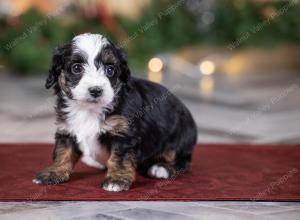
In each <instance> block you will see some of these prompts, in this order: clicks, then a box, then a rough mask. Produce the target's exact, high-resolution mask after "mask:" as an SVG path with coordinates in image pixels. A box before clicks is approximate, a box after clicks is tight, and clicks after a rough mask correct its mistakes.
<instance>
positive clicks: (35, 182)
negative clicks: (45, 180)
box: [32, 179, 42, 184]
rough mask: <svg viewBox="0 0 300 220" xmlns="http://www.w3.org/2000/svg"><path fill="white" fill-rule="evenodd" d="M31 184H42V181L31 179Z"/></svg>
mask: <svg viewBox="0 0 300 220" xmlns="http://www.w3.org/2000/svg"><path fill="white" fill-rule="evenodd" d="M32 182H33V183H34V184H42V181H40V180H38V179H33V180H32Z"/></svg>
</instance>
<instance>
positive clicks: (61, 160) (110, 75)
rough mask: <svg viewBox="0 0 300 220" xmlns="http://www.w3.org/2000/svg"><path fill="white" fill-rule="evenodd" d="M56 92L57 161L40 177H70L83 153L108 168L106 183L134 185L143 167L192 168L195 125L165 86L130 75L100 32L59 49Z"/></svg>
mask: <svg viewBox="0 0 300 220" xmlns="http://www.w3.org/2000/svg"><path fill="white" fill-rule="evenodd" d="M51 87H53V88H54V91H55V95H56V96H57V103H56V114H57V126H58V128H57V131H56V135H55V149H54V154H53V160H54V162H53V164H52V165H51V166H49V167H47V168H46V169H44V170H42V171H41V172H39V173H38V174H37V175H36V177H35V179H34V180H33V182H34V183H37V184H40V183H43V184H57V183H61V182H65V181H67V180H69V178H70V174H71V172H72V169H73V167H74V165H75V164H76V162H77V161H78V159H79V158H81V159H82V161H83V162H84V163H86V164H88V165H90V166H93V167H96V168H99V169H105V168H107V175H106V178H105V179H104V181H103V182H102V187H103V189H105V190H108V191H122V190H128V189H129V188H130V186H131V184H132V182H133V181H134V178H135V174H136V172H137V171H138V172H139V173H140V174H142V175H148V176H149V177H152V178H169V177H172V176H174V175H177V174H178V173H179V172H183V171H186V170H187V169H188V168H189V165H190V163H191V159H192V151H193V148H194V146H195V144H196V137H197V131H196V126H195V123H194V120H193V118H192V116H191V114H190V112H189V111H188V109H187V108H186V107H185V106H184V105H183V104H182V103H181V102H180V101H179V100H178V99H177V98H176V97H175V96H174V95H173V94H171V92H169V91H168V90H167V89H166V88H164V87H162V86H160V85H158V84H155V83H152V82H148V81H145V80H142V79H137V78H134V77H131V75H130V70H129V68H128V66H127V60H126V57H125V54H124V53H123V52H122V51H121V50H120V49H118V48H116V47H115V46H114V45H113V44H112V43H111V42H109V41H108V40H107V39H106V38H105V37H103V36H102V35H99V34H82V35H78V36H76V37H75V38H74V39H73V40H72V41H71V42H70V43H67V44H65V45H63V46H61V47H58V48H57V49H56V50H55V51H54V55H53V59H52V65H51V67H50V70H49V76H48V78H47V82H46V88H48V89H49V88H51Z"/></svg>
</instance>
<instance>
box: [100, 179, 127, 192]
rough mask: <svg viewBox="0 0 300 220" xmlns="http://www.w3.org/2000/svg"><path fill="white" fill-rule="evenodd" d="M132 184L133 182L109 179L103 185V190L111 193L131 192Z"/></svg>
mask: <svg viewBox="0 0 300 220" xmlns="http://www.w3.org/2000/svg"><path fill="white" fill-rule="evenodd" d="M131 183H132V181H131V180H126V179H114V178H112V177H107V178H106V179H105V180H104V181H103V183H102V188H103V189H104V190H106V191H110V192H120V191H126V190H129V188H130V186H131Z"/></svg>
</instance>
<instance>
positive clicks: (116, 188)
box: [103, 183, 123, 192]
mask: <svg viewBox="0 0 300 220" xmlns="http://www.w3.org/2000/svg"><path fill="white" fill-rule="evenodd" d="M103 189H104V190H106V191H110V192H120V191H122V190H123V189H122V187H121V186H120V185H118V184H117V183H109V184H108V185H105V186H103Z"/></svg>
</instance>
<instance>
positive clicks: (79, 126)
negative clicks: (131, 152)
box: [59, 99, 109, 169]
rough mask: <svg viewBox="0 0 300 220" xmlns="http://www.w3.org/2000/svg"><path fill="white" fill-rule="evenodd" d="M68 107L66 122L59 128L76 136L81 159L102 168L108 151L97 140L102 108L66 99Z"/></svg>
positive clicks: (93, 104) (66, 109)
mask: <svg viewBox="0 0 300 220" xmlns="http://www.w3.org/2000/svg"><path fill="white" fill-rule="evenodd" d="M66 104H67V106H68V107H66V108H65V109H63V111H65V112H66V113H67V117H66V122H65V124H63V125H59V129H61V130H66V131H68V132H69V133H71V134H72V135H74V136H76V138H77V142H78V144H79V149H80V150H81V152H82V153H83V157H82V161H83V162H84V163H86V164H87V165H89V166H93V167H96V168H100V169H103V168H105V164H106V162H107V160H108V157H109V155H108V152H107V151H106V149H104V148H103V147H101V145H100V142H99V140H98V137H99V134H100V131H101V124H102V121H103V118H101V117H102V108H101V107H99V106H98V105H97V104H95V103H81V102H77V101H74V100H68V99H66Z"/></svg>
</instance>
